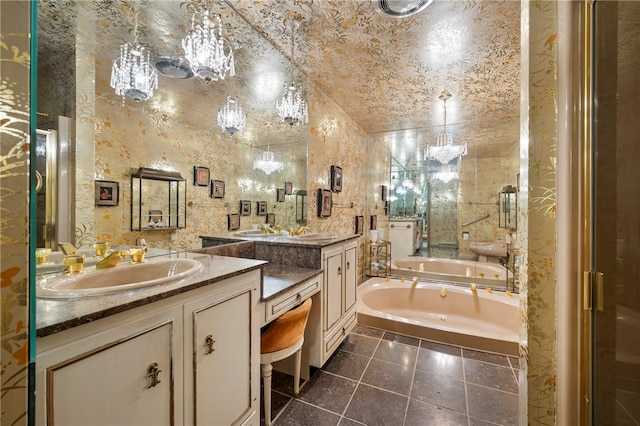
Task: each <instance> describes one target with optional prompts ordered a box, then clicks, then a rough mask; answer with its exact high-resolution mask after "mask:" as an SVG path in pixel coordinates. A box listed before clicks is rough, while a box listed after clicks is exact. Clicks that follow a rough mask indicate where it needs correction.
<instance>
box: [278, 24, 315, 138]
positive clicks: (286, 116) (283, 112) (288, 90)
mask: <svg viewBox="0 0 640 426" xmlns="http://www.w3.org/2000/svg"><path fill="white" fill-rule="evenodd" d="M286 27H287V28H289V29H290V30H291V57H290V59H291V76H290V77H291V78H290V81H289V82H287V83H286V84H285V90H284V94H283V95H282V98H281V99H279V100H278V101H276V111H277V113H278V116H279V117H280V119H281V120H282V122H283V123H287V124H289V125H290V126H294V125H300V124H301V123H302V124H307V122H308V121H309V116H308V108H307V101H306V100H305V98H304V97H305V93H304V89H303V87H302V84H300V83H296V82H295V81H294V79H293V62H294V57H293V50H294V49H293V47H294V37H293V36H294V33H295V32H296V31H297V30H298V28H300V23H299V22H298V21H296V20H295V19H293V18H291V17H289V18H288V19H287V21H286Z"/></svg>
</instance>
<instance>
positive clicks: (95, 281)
mask: <svg viewBox="0 0 640 426" xmlns="http://www.w3.org/2000/svg"><path fill="white" fill-rule="evenodd" d="M202 268H203V266H202V263H200V262H198V261H197V260H193V259H153V260H147V261H145V262H144V263H138V264H130V263H125V264H119V265H118V266H115V267H112V268H104V269H95V268H88V269H85V270H84V271H83V272H82V273H80V274H74V275H67V274H56V275H50V276H45V277H44V278H42V279H41V280H39V281H37V282H36V295H37V296H39V297H53V298H69V297H82V296H91V295H101V294H106V293H113V292H118V291H127V290H134V289H138V288H142V287H149V286H152V285H157V284H162V283H166V282H169V281H176V280H179V279H182V278H186V277H188V276H190V275H193V274H195V273H198V272H200V271H201V270H202Z"/></svg>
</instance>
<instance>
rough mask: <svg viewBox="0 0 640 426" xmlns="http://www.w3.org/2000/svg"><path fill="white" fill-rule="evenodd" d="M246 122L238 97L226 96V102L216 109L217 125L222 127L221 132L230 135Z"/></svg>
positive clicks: (245, 115)
mask: <svg viewBox="0 0 640 426" xmlns="http://www.w3.org/2000/svg"><path fill="white" fill-rule="evenodd" d="M246 123H247V114H246V113H245V112H244V110H243V109H242V106H241V105H240V102H239V101H238V98H236V97H235V96H227V103H226V104H225V106H223V107H222V108H220V110H219V111H218V126H220V128H222V133H225V132H226V133H229V134H230V135H231V136H233V135H234V134H236V133H237V132H241V131H242V130H243V129H244V126H245V124H246Z"/></svg>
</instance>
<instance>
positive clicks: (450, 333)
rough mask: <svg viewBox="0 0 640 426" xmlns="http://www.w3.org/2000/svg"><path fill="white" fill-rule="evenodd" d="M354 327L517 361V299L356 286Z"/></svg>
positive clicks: (438, 288) (406, 285) (409, 286)
mask: <svg viewBox="0 0 640 426" xmlns="http://www.w3.org/2000/svg"><path fill="white" fill-rule="evenodd" d="M357 303H358V323H360V324H363V325H368V326H371V327H375V328H380V329H383V330H388V331H391V332H394V333H399V334H405V335H408V336H414V337H418V338H422V339H428V340H434V341H437V342H441V343H447V344H453V345H458V346H463V347H467V348H471V349H477V350H482V351H489V352H497V353H501V354H507V355H514V356H517V355H518V334H519V329H520V316H519V305H518V297H517V295H511V296H509V295H507V293H505V292H500V291H492V292H491V293H489V292H488V291H487V290H484V289H478V290H475V291H472V290H471V288H470V287H461V286H455V285H444V284H435V283H423V282H419V283H417V284H413V280H412V279H407V280H406V281H405V282H402V281H401V280H399V279H392V280H389V281H387V280H386V279H385V278H371V279H370V280H368V281H366V282H365V283H363V284H361V285H360V286H358V302H357Z"/></svg>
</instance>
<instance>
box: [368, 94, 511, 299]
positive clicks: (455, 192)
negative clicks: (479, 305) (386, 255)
mask: <svg viewBox="0 0 640 426" xmlns="http://www.w3.org/2000/svg"><path fill="white" fill-rule="evenodd" d="M454 105H455V104H454ZM448 108H450V107H449V106H448ZM452 109H453V108H452ZM454 112H455V110H454ZM518 126H519V116H518V114H517V112H516V113H515V115H513V117H511V118H509V119H508V120H501V119H500V117H498V116H497V115H496V117H491V116H490V114H487V115H485V116H483V117H482V120H480V119H479V118H477V117H471V118H467V121H464V122H463V121H462V120H461V121H460V122H456V123H455V124H453V125H449V126H448V129H449V131H450V132H451V133H452V134H453V139H454V143H467V144H468V152H467V155H465V156H463V157H461V158H459V159H454V160H452V161H450V162H449V163H448V164H446V165H442V164H440V163H439V162H437V161H434V160H426V159H425V158H424V150H425V148H426V147H427V145H429V144H431V145H434V144H435V143H436V140H437V136H438V133H439V132H441V131H442V124H434V125H433V126H431V127H425V128H420V129H412V130H410V131H406V130H403V131H394V132H387V133H381V134H378V135H376V137H377V138H379V139H381V140H383V141H384V142H386V144H387V145H388V146H389V149H390V152H391V155H392V159H391V167H390V176H389V181H390V186H389V200H390V202H391V216H390V225H391V224H394V223H396V224H402V225H403V226H404V227H406V222H407V221H409V222H410V223H411V224H412V226H416V227H418V228H419V227H420V225H421V224H422V235H421V236H420V235H417V236H416V237H415V238H416V239H419V238H420V237H421V244H420V247H419V248H418V250H417V251H415V252H413V253H411V254H410V255H405V254H403V253H402V251H400V252H399V251H398V250H397V246H395V247H394V243H393V241H392V244H391V254H392V273H394V274H399V275H405V276H407V277H416V276H418V277H425V278H431V279H438V280H443V281H450V282H457V283H463V284H467V285H468V284H469V283H471V282H477V283H478V284H479V285H482V286H487V287H493V288H507V289H513V288H514V274H513V265H509V264H508V261H509V259H510V258H509V257H508V256H507V254H506V249H507V245H506V243H505V244H504V245H503V246H502V247H499V248H500V249H501V250H505V251H504V252H503V251H501V250H497V251H495V252H493V251H490V253H491V254H494V253H495V255H489V256H484V255H480V254H478V253H477V252H476V251H482V250H481V249H479V248H478V247H480V246H484V243H487V245H488V244H489V243H493V242H495V241H504V240H505V238H506V234H507V232H505V228H501V224H502V223H504V220H505V218H504V216H503V213H501V214H499V209H502V207H501V206H499V205H498V201H499V200H498V197H497V194H496V188H503V187H508V186H509V185H510V184H511V183H512V182H513V181H514V178H515V176H517V174H518V172H519V150H518V146H519V145H518V144H519V131H518ZM486 129H490V130H491V133H492V137H491V138H489V137H488V136H487V130H486ZM512 188H513V190H514V192H510V193H509V196H510V197H512V198H509V200H510V204H508V208H507V210H508V213H509V218H510V219H508V220H510V221H511V222H509V223H511V224H513V226H514V227H513V228H508V232H511V231H513V230H514V229H515V220H516V219H515V218H516V217H517V204H515V199H516V197H517V192H515V187H512ZM413 224H415V225H413ZM397 229H403V227H402V226H399V227H397ZM390 230H391V228H390ZM412 238H413V237H412ZM389 239H390V240H391V238H389ZM498 246H501V244H498ZM492 249H493V248H492ZM474 250H475V251H474ZM411 256H413V257H414V258H415V259H407V257H411ZM417 256H419V257H417ZM480 256H484V258H483V259H485V260H486V261H483V262H479V260H480V258H481V257H480ZM398 258H401V259H405V260H414V262H408V263H406V264H405V265H404V266H401V265H398V263H397V262H395V260H396V259H398ZM426 258H430V259H429V260H430V261H431V260H436V259H441V260H443V261H444V262H441V264H439V265H437V267H438V268H440V267H442V268H445V269H447V270H449V269H450V268H451V267H452V265H454V263H458V266H456V268H457V269H456V271H455V272H447V273H440V272H437V273H432V272H430V271H429V269H430V268H435V267H436V263H435V262H430V261H429V262H427V261H425V259H426ZM450 260H455V262H449V261H450ZM467 262H468V263H467Z"/></svg>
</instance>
